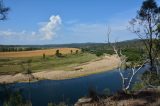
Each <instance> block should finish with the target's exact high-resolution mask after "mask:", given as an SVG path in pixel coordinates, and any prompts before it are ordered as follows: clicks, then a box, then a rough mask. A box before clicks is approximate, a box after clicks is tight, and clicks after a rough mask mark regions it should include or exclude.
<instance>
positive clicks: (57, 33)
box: [0, 0, 160, 44]
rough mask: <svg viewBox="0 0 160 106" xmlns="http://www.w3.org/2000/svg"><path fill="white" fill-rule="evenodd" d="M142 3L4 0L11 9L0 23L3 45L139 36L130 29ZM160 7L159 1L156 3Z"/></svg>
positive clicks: (128, 0)
mask: <svg viewBox="0 0 160 106" xmlns="http://www.w3.org/2000/svg"><path fill="white" fill-rule="evenodd" d="M142 1H143V0H4V3H5V5H6V6H8V7H10V8H11V11H10V12H9V14H8V19H7V20H6V21H1V24H0V36H1V39H0V44H64V43H84V42H105V39H106V31H107V26H110V27H111V30H112V31H111V40H112V41H114V40H118V41H122V40H128V39H134V38H136V35H134V34H132V33H131V32H129V31H128V30H127V26H128V21H130V20H131V19H132V18H134V17H135V16H136V11H137V10H138V9H139V8H140V6H141V3H142ZM157 1H158V2H159V4H160V1H159V0H157Z"/></svg>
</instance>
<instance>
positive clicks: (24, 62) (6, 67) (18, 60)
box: [0, 49, 97, 75]
mask: <svg viewBox="0 0 160 106" xmlns="http://www.w3.org/2000/svg"><path fill="white" fill-rule="evenodd" d="M59 50H60V49H59ZM72 50H73V49H72ZM75 50H76V49H75ZM45 51H50V50H45ZM69 51H70V50H69ZM69 51H67V52H68V53H69ZM31 52H32V51H31ZM60 52H61V50H60ZM67 52H66V50H65V53H64V54H63V57H57V56H54V55H50V54H48V55H46V57H45V59H44V58H43V56H42V53H43V52H41V55H40V56H39V54H37V55H36V56H32V57H28V55H26V57H19V56H18V55H17V56H16V55H14V58H13V57H5V56H6V55H5V56H4V57H2V55H1V58H0V74H1V75H2V74H16V73H24V72H25V71H26V70H27V69H28V62H29V61H30V69H31V70H32V72H38V71H43V70H48V71H49V70H66V71H67V70H73V67H74V66H77V65H79V64H81V63H85V62H88V61H91V60H93V59H96V58H97V57H96V56H95V55H94V54H89V53H78V54H75V53H73V54H71V53H69V54H67ZM61 53H62V52H61ZM52 54H53V51H52ZM10 55H11V54H10ZM10 55H9V56H10ZM34 55H35V54H34ZM23 56H24V55H23Z"/></svg>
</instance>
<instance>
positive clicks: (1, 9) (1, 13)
mask: <svg viewBox="0 0 160 106" xmlns="http://www.w3.org/2000/svg"><path fill="white" fill-rule="evenodd" d="M8 11H9V8H8V7H5V6H4V3H3V0H0V20H5V19H6V18H7V17H6V16H7V13H8Z"/></svg>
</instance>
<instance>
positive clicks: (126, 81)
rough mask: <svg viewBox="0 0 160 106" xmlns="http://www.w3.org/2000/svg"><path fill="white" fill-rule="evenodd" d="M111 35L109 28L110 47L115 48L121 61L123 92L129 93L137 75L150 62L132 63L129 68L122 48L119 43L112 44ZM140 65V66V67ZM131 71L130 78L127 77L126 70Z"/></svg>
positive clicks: (119, 68) (120, 71)
mask: <svg viewBox="0 0 160 106" xmlns="http://www.w3.org/2000/svg"><path fill="white" fill-rule="evenodd" d="M110 34H111V29H110V28H108V30H107V38H108V45H110V46H111V47H112V48H113V51H114V53H115V54H116V56H117V58H118V59H119V64H118V71H119V74H120V76H121V79H122V90H123V91H125V92H126V91H127V90H128V89H129V88H130V86H131V83H132V81H133V78H134V77H135V76H136V74H137V73H138V72H139V71H140V70H141V69H142V68H143V67H144V66H145V64H146V63H147V62H148V60H145V61H143V62H138V61H137V62H132V64H130V65H129V66H127V64H126V62H127V57H126V56H125V55H123V53H122V50H121V48H120V47H118V45H117V42H115V43H110V39H109V38H110ZM139 64H140V65H139ZM128 67H129V69H130V70H128V71H131V72H130V74H131V75H130V76H129V75H128V76H125V72H124V69H126V68H128Z"/></svg>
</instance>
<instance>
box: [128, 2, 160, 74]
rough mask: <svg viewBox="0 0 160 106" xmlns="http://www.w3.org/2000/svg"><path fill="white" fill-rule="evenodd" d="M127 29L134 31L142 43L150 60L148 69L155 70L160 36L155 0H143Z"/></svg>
mask: <svg viewBox="0 0 160 106" xmlns="http://www.w3.org/2000/svg"><path fill="white" fill-rule="evenodd" d="M129 30H130V31H131V32H133V33H135V34H136V35H137V36H138V37H139V38H140V39H141V40H142V41H143V43H144V45H145V48H146V51H147V54H148V58H149V60H150V66H151V68H150V70H151V71H155V70H156V71H157V73H158V70H157V69H156V59H157V58H158V57H157V56H158V49H157V47H155V46H156V45H157V44H159V37H160V7H158V6H157V4H156V2H155V0H145V1H144V2H143V3H142V6H141V8H140V10H139V11H138V12H137V16H136V18H133V19H132V20H131V21H130V26H129Z"/></svg>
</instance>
